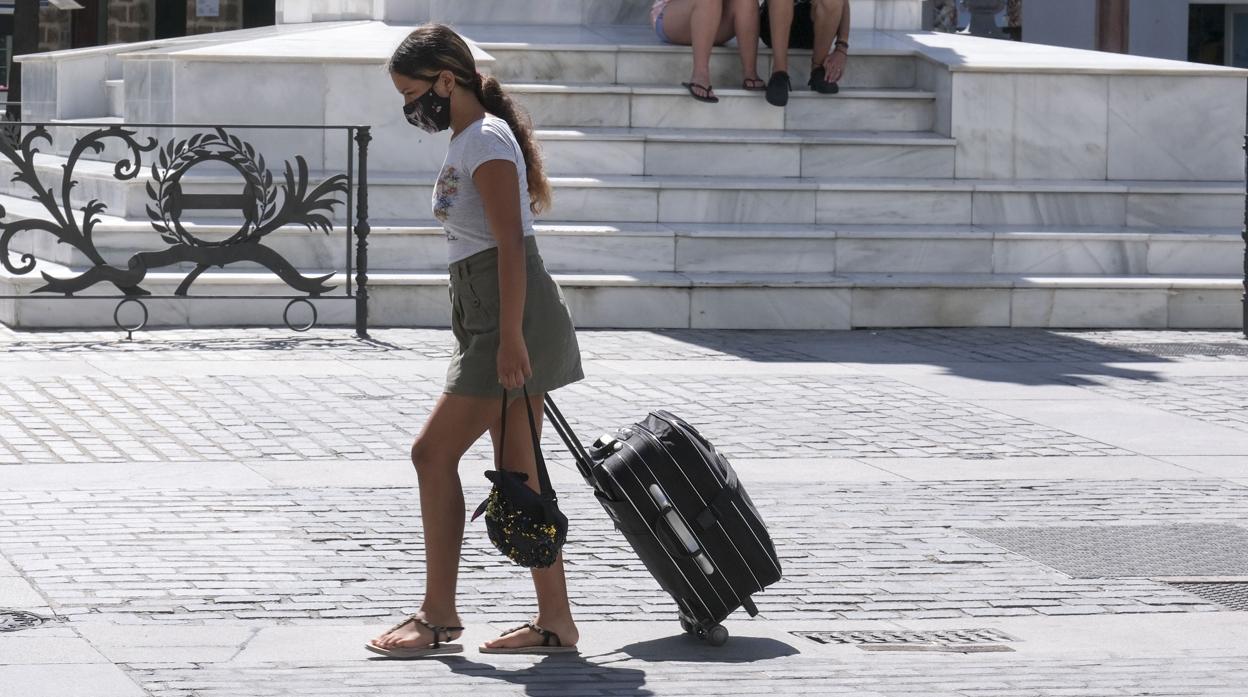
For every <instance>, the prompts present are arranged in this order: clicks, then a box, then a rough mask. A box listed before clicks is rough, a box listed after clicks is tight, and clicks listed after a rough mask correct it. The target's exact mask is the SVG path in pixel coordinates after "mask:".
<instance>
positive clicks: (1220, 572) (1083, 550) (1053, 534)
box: [959, 525, 1248, 578]
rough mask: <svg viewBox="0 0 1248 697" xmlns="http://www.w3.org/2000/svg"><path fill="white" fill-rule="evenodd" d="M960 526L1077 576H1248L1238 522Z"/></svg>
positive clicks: (1246, 543) (1245, 541)
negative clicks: (1009, 526)
mask: <svg viewBox="0 0 1248 697" xmlns="http://www.w3.org/2000/svg"><path fill="white" fill-rule="evenodd" d="M959 529H960V530H963V531H965V532H967V533H970V534H972V535H974V536H976V537H979V538H981V539H984V540H987V541H988V542H991V543H993V544H995V545H998V546H1000V547H1004V548H1006V549H1008V550H1010V551H1011V552H1015V553H1017V554H1021V555H1023V556H1025V557H1028V558H1030V559H1034V560H1035V561H1038V562H1040V563H1041V564H1044V565H1045V566H1050V567H1052V568H1054V569H1057V570H1058V571H1061V572H1062V573H1064V574H1066V575H1068V576H1071V577H1073V578H1121V577H1132V576H1140V577H1156V576H1248V529H1245V528H1241V527H1239V526H1236V525H1105V526H1096V527H1046V528H959Z"/></svg>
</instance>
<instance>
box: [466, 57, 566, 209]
mask: <svg viewBox="0 0 1248 697" xmlns="http://www.w3.org/2000/svg"><path fill="white" fill-rule="evenodd" d="M473 90H474V91H475V92H476V94H477V99H478V100H479V101H480V102H481V106H483V107H485V110H486V111H488V112H490V113H491V114H494V115H495V116H497V117H499V118H501V119H503V120H504V121H506V122H507V125H508V126H510V127H511V132H512V133H513V134H515V136H516V142H518V143H519V144H520V152H522V153H524V168H525V171H526V172H527V173H528V185H529V210H531V211H532V212H533V213H534V214H535V215H536V214H537V213H541V212H542V211H544V210H546V209H548V208H550V198H551V196H550V182H549V181H547V180H546V173H545V172H544V171H543V168H542V154H541V152H540V150H539V149H538V146H537V142H536V140H535V139H534V138H533V128H532V126H531V125H530V120H529V118H528V114H527V113H525V111H524V108H523V107H521V106H520V105H519V104H516V103H515V102H514V101H512V99H511V97H509V96H507V93H506V92H504V91H503V85H502V84H501V83H500V82H499V81H498V80H497V79H495V78H494V76H492V75H488V76H485V77H482V76H481V74H480V73H477V76H476V80H475V81H474V82H473Z"/></svg>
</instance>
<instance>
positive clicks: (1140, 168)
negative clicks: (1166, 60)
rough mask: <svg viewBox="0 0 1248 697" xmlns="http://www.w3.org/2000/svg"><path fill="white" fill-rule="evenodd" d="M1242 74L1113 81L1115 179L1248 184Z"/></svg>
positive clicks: (1111, 123) (1111, 175) (1118, 77)
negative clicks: (1242, 182) (1244, 182)
mask: <svg viewBox="0 0 1248 697" xmlns="http://www.w3.org/2000/svg"><path fill="white" fill-rule="evenodd" d="M1245 89H1246V83H1245V80H1244V79H1243V78H1242V77H1190V76H1151V75H1140V76H1137V75H1114V76H1112V77H1110V78H1109V178H1110V179H1178V180H1188V181H1198V180H1241V179H1243V177H1244V153H1243V150H1242V148H1241V146H1242V145H1243V139H1244V132H1245V131H1244V127H1245V121H1244V116H1245V114H1244V103H1245Z"/></svg>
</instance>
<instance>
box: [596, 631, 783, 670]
mask: <svg viewBox="0 0 1248 697" xmlns="http://www.w3.org/2000/svg"><path fill="white" fill-rule="evenodd" d="M618 653H623V654H627V655H628V656H629V657H630V658H635V659H637V660H639V661H656V662H658V661H687V662H690V663H753V662H755V661H766V660H770V659H773V658H783V657H785V656H793V655H796V654H798V653H800V652H799V651H798V650H797V649H796V648H794V647H792V646H790V645H789V644H786V643H784V642H783V641H778V640H776V639H768V638H765V637H752V636H734V637H732V638H730V639H728V643H727V644H725V645H723V646H711V645H710V644H707V643H705V642H702V641H698V640H697V639H694V638H692V637H690V636H687V635H683V634H682V635H679V636H670V637H662V638H659V639H650V640H649V641H639V642H637V643H635V644H629V645H628V646H623V647H621V648H620V649H619V650H618Z"/></svg>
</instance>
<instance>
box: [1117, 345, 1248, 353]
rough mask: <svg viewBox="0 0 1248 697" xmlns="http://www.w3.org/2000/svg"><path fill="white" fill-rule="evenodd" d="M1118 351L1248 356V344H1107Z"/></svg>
mask: <svg viewBox="0 0 1248 697" xmlns="http://www.w3.org/2000/svg"><path fill="white" fill-rule="evenodd" d="M1107 345H1108V346H1111V347H1113V348H1116V349H1121V350H1124V351H1134V352H1136V353H1148V354H1152V355H1154V356H1248V342H1244V343H1241V344H1222V343H1215V344H1209V343H1205V344H1191V343H1188V344H1183V343H1170V344H1167V343H1160V344H1107Z"/></svg>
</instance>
